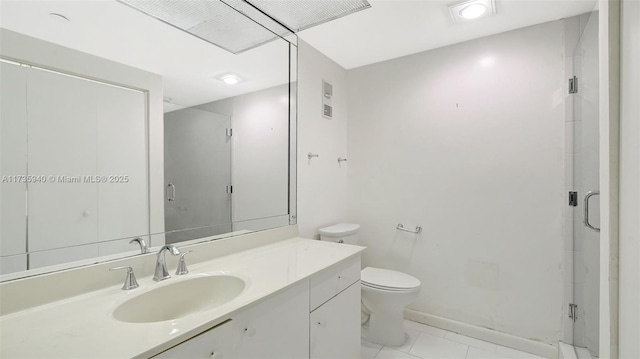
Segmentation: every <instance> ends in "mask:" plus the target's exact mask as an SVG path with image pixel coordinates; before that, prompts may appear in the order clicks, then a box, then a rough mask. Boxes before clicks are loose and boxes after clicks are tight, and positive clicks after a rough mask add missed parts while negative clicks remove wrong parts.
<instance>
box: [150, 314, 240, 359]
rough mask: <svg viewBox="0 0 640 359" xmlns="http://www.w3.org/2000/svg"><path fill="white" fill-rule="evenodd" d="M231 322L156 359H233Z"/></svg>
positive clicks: (155, 358)
mask: <svg viewBox="0 0 640 359" xmlns="http://www.w3.org/2000/svg"><path fill="white" fill-rule="evenodd" d="M232 329H233V328H232V325H231V322H226V323H224V324H222V325H219V326H217V327H214V328H213V329H210V330H208V331H206V332H204V333H202V334H200V335H198V336H196V337H193V338H191V339H189V340H187V341H186V342H184V343H181V344H178V345H176V346H175V347H173V348H171V349H168V350H166V351H164V352H162V353H160V354H158V355H156V356H154V357H153V358H154V359H229V358H231V355H230V353H231V350H232V348H231V344H232V336H233V330H232Z"/></svg>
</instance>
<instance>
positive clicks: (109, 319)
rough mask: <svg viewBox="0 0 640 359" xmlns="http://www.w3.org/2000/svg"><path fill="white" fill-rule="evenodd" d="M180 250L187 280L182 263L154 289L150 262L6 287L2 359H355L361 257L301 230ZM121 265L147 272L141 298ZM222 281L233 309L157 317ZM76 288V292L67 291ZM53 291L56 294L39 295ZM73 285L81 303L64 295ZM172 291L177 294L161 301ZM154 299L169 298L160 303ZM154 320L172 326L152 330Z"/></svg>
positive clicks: (226, 305) (0, 320)
mask: <svg viewBox="0 0 640 359" xmlns="http://www.w3.org/2000/svg"><path fill="white" fill-rule="evenodd" d="M286 238H288V239H286ZM180 249H181V250H192V251H193V253H192V255H194V256H193V258H192V261H191V263H189V270H190V273H189V274H187V275H183V276H175V275H173V271H175V265H176V261H175V260H173V259H174V258H173V257H170V258H167V259H168V264H169V270H170V271H171V273H172V275H173V276H172V278H169V279H167V280H164V281H161V282H154V281H153V280H152V279H151V270H150V268H152V267H153V265H152V264H153V262H154V260H155V254H152V255H147V256H138V257H136V258H128V259H122V260H118V261H114V262H109V263H102V264H97V265H95V266H88V267H82V268H77V269H73V270H68V271H63V272H57V273H50V274H47V275H43V276H37V277H33V278H24V279H19V280H16V281H9V282H5V283H2V284H1V286H2V288H0V293H1V294H0V295H1V296H2V298H1V299H2V303H3V304H2V307H3V308H2V313H3V315H2V317H0V328H1V331H0V342H1V343H2V345H1V347H0V348H1V349H0V357H3V358H26V357H31V358H33V357H38V358H48V357H49V358H50V357H65V358H89V357H91V358H100V357H102V358H116V357H117V358H149V357H156V358H266V357H272V358H285V357H286V358H355V357H359V351H360V310H359V308H360V283H359V279H360V252H361V251H362V250H363V249H364V248H363V247H358V246H351V245H344V244H342V245H341V244H336V243H326V242H322V241H316V240H309V239H302V238H298V237H297V229H296V226H289V227H283V228H280V229H274V230H270V231H263V232H257V233H253V234H249V235H245V236H238V237H235V238H230V239H225V240H218V241H212V242H206V243H200V244H195V245H191V246H187V247H184V248H180ZM216 252H217V253H218V254H216ZM198 253H199V255H196V254H198ZM115 265H131V266H132V267H133V268H134V269H135V270H136V271H137V272H140V273H139V274H138V281H139V283H140V287H139V288H137V289H133V290H122V289H121V287H122V283H121V280H122V279H124V276H123V273H112V272H109V271H108V267H112V266H115ZM100 273H102V275H103V276H105V277H108V278H110V282H111V284H110V285H109V286H107V287H104V288H102V289H99V290H94V291H90V292H86V293H78V292H77V287H82V286H83V285H85V283H86V286H87V287H90V283H91V276H94V275H96V274H100ZM225 276H226V277H229V278H231V277H233V278H237V279H234V281H238V280H241V281H242V282H243V283H244V286H243V287H242V288H241V289H240V291H239V294H237V295H236V296H235V297H234V298H233V299H230V300H227V301H226V302H224V301H222V302H221V303H222V304H219V305H216V304H215V303H213V304H210V305H208V306H205V307H201V306H200V307H199V306H198V305H194V306H193V308H195V309H193V308H191V307H189V306H186V305H185V306H184V308H181V310H177V311H174V310H169V311H167V310H160V311H158V310H155V309H154V308H156V307H158V306H162V305H166V301H167V300H169V299H170V298H167V297H169V296H179V297H180V298H183V299H184V300H186V301H187V302H183V303H188V301H189V300H191V299H189V298H191V297H190V294H191V293H190V291H191V290H190V289H189V288H190V287H189V286H188V285H182V284H185V283H188V282H189V281H194V280H200V279H201V277H202V278H205V277H206V278H214V277H219V278H222V277H225ZM46 277H48V278H46ZM71 278H74V279H78V280H79V282H73V283H69V282H67V281H68V280H69V279H71ZM114 279H115V281H114ZM103 280H104V278H96V281H98V282H100V281H103ZM45 282H46V283H48V290H43V289H42V286H41V285H42V284H43V283H45ZM114 282H115V284H114ZM203 283H204V282H203ZM210 283H214V284H213V285H215V283H222V284H220V285H221V287H220V288H218V289H219V291H221V292H224V291H225V290H227V289H228V288H225V287H223V285H224V283H225V282H224V281H220V282H217V281H211V282H210ZM229 283H231V282H229ZM233 283H235V282H233ZM65 285H66V286H70V287H71V286H75V287H76V288H75V290H76V292H73V291H71V289H69V290H67V292H68V294H67V295H65V294H64V293H62V292H65V288H64V286H65ZM228 285H231V284H228ZM233 285H236V284H233ZM233 285H232V286H233ZM165 287H166V288H165ZM170 287H171V288H175V289H176V290H173V291H167V290H164V291H163V288H165V289H167V288H170ZM192 287H193V288H196V286H192ZM178 288H182V289H180V290H178ZM194 290H195V289H194ZM214 292H215V291H214ZM43 293H50V298H51V301H48V300H46V299H44V298H40V299H39V301H40V302H39V303H37V302H33V301H32V300H28V299H27V300H25V301H24V302H23V303H24V304H22V305H21V304H20V303H19V302H20V301H19V298H16V295H18V294H21V295H22V296H24V297H25V298H28V297H29V296H30V295H36V296H42V295H43ZM155 293H164V294H163V295H159V296H157V298H154V295H155ZM167 293H170V295H169V294H167ZM143 295H144V296H146V297H147V298H148V300H147V302H148V303H147V304H148V307H147V308H146V309H142V310H138V311H137V312H145V313H142V314H140V313H137V314H136V313H135V312H131V313H129V314H126V313H125V314H122V313H119V314H117V315H115V313H116V311H117V309H118V308H120V307H121V306H122V305H123V303H129V301H132V300H134V299H136V298H137V297H139V296H143ZM200 297H201V296H200ZM174 299H175V298H174ZM5 300H7V302H5ZM29 303H31V304H29ZM34 303H36V304H39V305H33V304H34ZM167 313H168V314H167ZM127 315H130V316H127ZM154 315H169V316H172V317H173V318H172V319H166V318H160V319H164V320H158V321H156V319H158V318H156V317H154Z"/></svg>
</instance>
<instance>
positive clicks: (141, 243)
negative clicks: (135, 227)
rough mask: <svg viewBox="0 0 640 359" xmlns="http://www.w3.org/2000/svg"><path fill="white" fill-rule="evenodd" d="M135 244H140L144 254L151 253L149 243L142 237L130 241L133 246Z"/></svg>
mask: <svg viewBox="0 0 640 359" xmlns="http://www.w3.org/2000/svg"><path fill="white" fill-rule="evenodd" d="M133 242H138V244H139V245H140V252H141V253H142V254H145V253H147V252H149V246H147V243H146V242H145V241H144V239H142V238H140V237H138V238H134V239H132V240H130V241H129V244H131V243H133Z"/></svg>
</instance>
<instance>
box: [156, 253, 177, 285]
mask: <svg viewBox="0 0 640 359" xmlns="http://www.w3.org/2000/svg"><path fill="white" fill-rule="evenodd" d="M165 251H169V253H171V254H172V255H174V256H177V255H180V251H179V250H178V248H176V246H174V245H173V244H167V245H164V246H162V248H160V251H158V260H157V261H156V272H155V274H154V275H153V280H155V281H156V282H159V281H161V280H165V279H169V278H171V276H170V275H169V271H168V270H167V263H166V262H165V259H164V256H165V253H164V252H165Z"/></svg>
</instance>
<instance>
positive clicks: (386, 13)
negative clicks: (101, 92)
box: [0, 0, 596, 108]
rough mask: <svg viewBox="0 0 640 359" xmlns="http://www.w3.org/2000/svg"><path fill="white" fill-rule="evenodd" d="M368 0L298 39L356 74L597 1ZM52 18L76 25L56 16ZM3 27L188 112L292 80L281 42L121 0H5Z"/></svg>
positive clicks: (0, 2) (0, 8)
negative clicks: (108, 70) (188, 24)
mask: <svg viewBox="0 0 640 359" xmlns="http://www.w3.org/2000/svg"><path fill="white" fill-rule="evenodd" d="M326 1H331V0H326ZM456 2H457V1H455V0H454V1H453V3H456ZM370 3H371V5H372V7H371V8H370V9H366V10H363V11H360V12H357V13H354V14H351V15H349V16H346V17H343V18H341V19H337V20H334V21H331V22H328V23H325V24H322V25H319V26H317V27H314V28H311V29H307V30H305V31H302V32H301V33H299V36H300V38H301V39H303V40H304V41H306V42H308V43H309V44H311V45H312V46H313V47H315V48H316V49H318V50H320V51H321V52H323V53H324V54H326V55H327V56H329V57H330V58H331V59H333V60H334V61H336V62H337V63H338V64H340V65H342V66H343V67H344V68H347V69H350V68H355V67H359V66H364V65H367V64H371V63H375V62H379V61H384V60H388V59H392V58H396V57H400V56H405V55H409V54H412V53H416V52H421V51H426V50H429V49H433V48H437V47H441V46H446V45H450V44H453V43H457V42H462V41H467V40H471V39H474V38H479V37H482V36H486V35H491V34H496V33H499V32H504V31H508V30H512V29H516V28H521V27H525V26H529V25H533V24H537V23H542V22H546V21H551V20H556V19H560V18H563V17H568V16H572V15H577V14H581V13H585V12H588V11H590V10H592V9H593V7H594V6H595V3H596V0H555V1H543V0H537V1H531V0H529V1H525V0H496V5H497V14H496V15H494V16H491V17H488V18H484V19H481V20H478V21H476V22H470V23H463V24H453V22H452V21H451V19H450V17H449V14H448V9H447V4H451V3H452V1H446V0H414V1H406V0H370ZM52 12H53V13H60V14H63V15H65V16H67V17H68V18H69V19H70V20H71V22H68V23H67V22H64V21H60V20H59V19H58V20H56V19H55V18H54V17H52V16H50V15H49V13H52ZM0 27H3V28H6V29H9V30H13V31H16V32H20V33H23V34H26V35H29V36H32V37H35V38H39V39H43V40H46V41H49V42H53V43H56V44H59V45H62V46H66V47H70V48H75V49H78V50H80V51H83V52H86V53H89V54H92V55H96V56H99V57H103V58H107V59H110V60H113V61H116V62H120V63H124V64H127V65H130V66H133V67H137V68H141V69H144V70H147V71H150V72H154V73H157V74H160V75H162V76H163V77H164V86H165V96H168V97H171V98H172V99H173V102H174V103H176V104H179V105H182V106H193V105H197V104H201V103H205V102H210V101H214V100H218V99H221V98H226V97H230V96H236V95H239V94H243V93H248V92H252V91H256V90H259V89H264V88H269V87H273V86H277V85H280V84H283V83H286V82H287V81H288V67H287V66H286V64H287V61H288V51H287V50H286V49H287V47H286V43H285V42H284V41H283V40H279V41H274V42H271V43H268V44H266V45H263V46H260V47H258V48H255V49H253V50H249V51H247V52H244V53H242V54H239V55H233V54H231V53H229V52H227V51H224V50H222V49H220V48H218V47H216V46H213V45H211V44H209V43H207V42H205V41H202V40H200V39H197V38H195V37H193V36H191V35H189V34H186V33H184V32H182V31H180V30H177V29H175V28H173V27H171V26H168V25H166V24H164V23H162V22H160V21H157V20H156V19H153V18H151V17H149V16H147V15H144V14H142V13H140V12H138V11H136V10H133V9H131V8H129V7H127V6H125V5H123V4H120V3H118V2H116V1H114V0H71V1H58V0H34V1H26V0H0ZM227 72H234V73H237V74H238V75H240V76H241V77H242V78H244V79H245V81H244V82H241V83H240V84H238V85H235V86H228V85H225V84H223V83H222V82H220V81H218V80H217V79H216V78H215V77H216V76H218V75H221V74H223V73H227ZM167 108H169V106H168V107H167Z"/></svg>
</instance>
